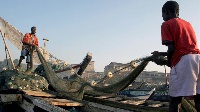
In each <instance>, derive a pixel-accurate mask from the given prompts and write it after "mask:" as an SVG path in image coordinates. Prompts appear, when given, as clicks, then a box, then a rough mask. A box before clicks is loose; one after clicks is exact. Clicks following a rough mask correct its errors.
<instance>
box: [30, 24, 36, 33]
mask: <svg viewBox="0 0 200 112" xmlns="http://www.w3.org/2000/svg"><path fill="white" fill-rule="evenodd" d="M35 33H36V27H35V26H33V27H31V34H35Z"/></svg>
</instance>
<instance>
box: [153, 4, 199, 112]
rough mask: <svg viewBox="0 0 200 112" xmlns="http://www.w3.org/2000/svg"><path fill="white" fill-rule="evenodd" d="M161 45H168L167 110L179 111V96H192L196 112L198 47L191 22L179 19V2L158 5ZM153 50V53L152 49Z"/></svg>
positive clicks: (197, 107)
mask: <svg viewBox="0 0 200 112" xmlns="http://www.w3.org/2000/svg"><path fill="white" fill-rule="evenodd" d="M162 17H163V20H164V21H165V22H163V23H162V25H161V36H162V45H166V46H167V47H168V50H167V54H168V55H167V59H168V61H167V65H168V66H169V67H171V71H170V75H169V95H170V104H169V112H179V106H180V104H181V101H182V97H186V96H190V97H193V99H194V102H195V108H196V110H197V111H198V112H200V73H199V71H200V50H199V49H198V45H197V38H196V35H195V32H194V30H193V28H192V26H191V24H190V23H189V22H187V21H185V20H183V19H181V18H179V4H178V3H177V2H176V1H167V2H166V3H165V4H164V5H163V7H162ZM154 53H155V52H154Z"/></svg>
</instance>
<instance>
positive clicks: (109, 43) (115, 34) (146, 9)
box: [0, 0, 200, 72]
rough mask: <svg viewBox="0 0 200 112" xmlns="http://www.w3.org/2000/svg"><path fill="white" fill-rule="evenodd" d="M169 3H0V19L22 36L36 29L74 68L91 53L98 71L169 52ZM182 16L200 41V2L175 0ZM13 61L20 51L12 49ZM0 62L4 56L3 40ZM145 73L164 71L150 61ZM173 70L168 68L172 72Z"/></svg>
mask: <svg viewBox="0 0 200 112" xmlns="http://www.w3.org/2000/svg"><path fill="white" fill-rule="evenodd" d="M166 1H167V0H0V16H1V17H2V18H3V19H5V20H6V21H8V22H9V23H10V24H11V25H13V26H14V27H15V28H17V29H18V30H19V31H21V32H22V33H24V34H25V33H27V32H30V28H31V27H32V26H36V27H37V36H38V38H39V45H40V46H43V40H42V39H43V38H47V39H49V42H48V43H47V50H48V51H49V52H50V53H51V54H53V55H54V56H56V57H57V58H59V59H62V60H65V61H66V62H68V63H70V64H75V63H80V62H81V61H82V60H83V58H84V57H85V55H86V54H87V52H91V53H92V54H93V59H92V60H93V61H95V70H96V71H103V70H104V67H105V66H106V65H108V64H109V63H110V62H119V63H127V62H130V61H131V60H133V59H136V58H140V57H143V56H147V55H150V53H151V52H152V51H155V50H156V51H166V49H167V48H166V47H165V46H162V45H161V36H160V35H161V34H160V26H161V24H162V22H163V20H162V16H161V8H162V6H163V4H164V3H165V2H166ZM177 2H178V3H179V5H180V17H181V18H183V19H185V20H187V21H189V22H190V23H191V24H192V25H193V28H194V30H195V32H196V35H197V38H198V40H199V41H200V30H199V29H200V1H199V0H177ZM9 48H10V49H11V54H12V55H13V58H19V56H20V51H19V50H16V49H15V47H14V46H12V45H9ZM0 53H1V54H2V55H0V60H2V59H4V58H5V52H4V44H3V41H2V39H0ZM146 70H148V71H161V72H164V67H161V66H158V65H155V64H154V63H150V64H149V65H148V66H147V67H146ZM168 71H169V68H168Z"/></svg>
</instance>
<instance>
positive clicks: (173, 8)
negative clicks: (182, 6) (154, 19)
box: [162, 1, 179, 21]
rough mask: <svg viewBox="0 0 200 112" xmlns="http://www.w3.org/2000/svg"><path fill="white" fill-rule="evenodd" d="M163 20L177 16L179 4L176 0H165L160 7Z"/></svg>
mask: <svg viewBox="0 0 200 112" xmlns="http://www.w3.org/2000/svg"><path fill="white" fill-rule="evenodd" d="M162 17H163V20H164V21H167V20H170V19H172V18H177V17H179V4H178V3H177V2H176V1H167V2H166V3H165V4H164V5H163V7H162Z"/></svg>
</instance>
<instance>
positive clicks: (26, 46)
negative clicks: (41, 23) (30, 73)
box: [16, 26, 38, 70]
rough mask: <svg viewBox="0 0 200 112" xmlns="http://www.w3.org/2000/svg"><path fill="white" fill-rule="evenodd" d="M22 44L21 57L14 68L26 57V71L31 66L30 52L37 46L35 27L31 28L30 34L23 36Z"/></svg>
mask: <svg viewBox="0 0 200 112" xmlns="http://www.w3.org/2000/svg"><path fill="white" fill-rule="evenodd" d="M22 43H23V46H22V51H21V56H20V59H19V63H18V65H17V66H16V68H19V67H20V65H21V62H22V60H23V59H25V56H27V58H26V63H27V70H28V69H29V68H30V66H31V63H30V50H31V49H32V48H33V47H35V46H38V38H37V36H36V27H35V26H33V27H31V33H26V34H25V36H24V38H23V40H22Z"/></svg>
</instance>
